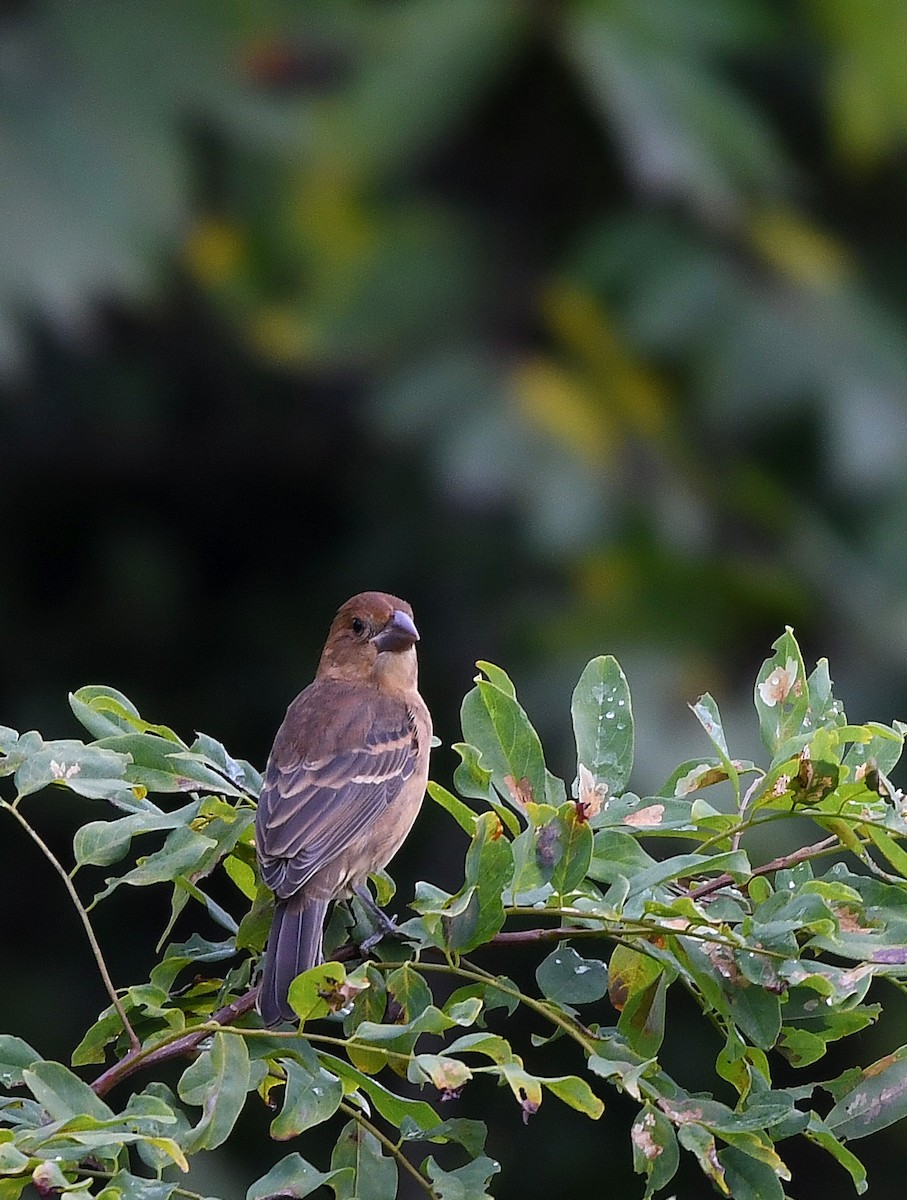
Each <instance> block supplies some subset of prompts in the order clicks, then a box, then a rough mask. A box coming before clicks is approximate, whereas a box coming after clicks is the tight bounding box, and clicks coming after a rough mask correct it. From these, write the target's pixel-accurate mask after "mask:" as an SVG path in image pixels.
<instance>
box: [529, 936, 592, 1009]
mask: <svg viewBox="0 0 907 1200" xmlns="http://www.w3.org/2000/svg"><path fill="white" fill-rule="evenodd" d="M535 978H536V981H537V982H538V985H539V987H540V988H541V989H542V992H543V994H544V995H545V997H546V998H547V999H548V1000H552V1001H554V1003H555V1004H591V1003H593V1001H595V1000H600V999H601V998H602V996H604V995H605V993H606V992H607V990H608V971H607V968H606V967H605V964H604V963H603V962H600V961H599V960H598V959H597V958H581V957H580V955H579V954H577V952H576V951H575V950H574V949H573V947H572V946H567V945H565V944H563V943H562V944H561V945H559V946H558V947H557V948H556V949H555V950H552V952H551V953H550V954H549V955H548V957H547V958H546V959H545V960H544V961H543V962H541V963H540V964H539V966H538V968H537V970H536V972H535Z"/></svg>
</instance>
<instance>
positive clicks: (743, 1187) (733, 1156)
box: [718, 1146, 784, 1200]
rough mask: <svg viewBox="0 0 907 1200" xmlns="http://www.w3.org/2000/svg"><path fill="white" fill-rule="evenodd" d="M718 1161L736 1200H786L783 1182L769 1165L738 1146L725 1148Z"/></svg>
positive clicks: (721, 1151) (719, 1153)
mask: <svg viewBox="0 0 907 1200" xmlns="http://www.w3.org/2000/svg"><path fill="white" fill-rule="evenodd" d="M718 1160H719V1162H720V1163H721V1165H722V1167H723V1168H724V1177H725V1179H726V1181H727V1185H728V1187H729V1189H730V1194H731V1195H732V1196H733V1197H734V1200H784V1188H783V1187H782V1186H781V1180H780V1179H779V1178H778V1176H777V1175H776V1174H775V1172H774V1171H773V1170H772V1168H771V1167H770V1166H769V1165H768V1164H767V1163H764V1162H760V1161H759V1159H757V1158H751V1157H750V1155H749V1154H745V1153H744V1152H743V1151H742V1150H740V1149H738V1148H737V1147H736V1146H725V1147H724V1149H723V1150H720V1151H719V1152H718Z"/></svg>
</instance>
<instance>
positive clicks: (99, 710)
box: [69, 685, 143, 738]
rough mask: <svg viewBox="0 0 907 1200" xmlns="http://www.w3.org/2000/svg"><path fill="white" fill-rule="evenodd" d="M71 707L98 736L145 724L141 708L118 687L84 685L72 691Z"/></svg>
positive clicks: (83, 723)
mask: <svg viewBox="0 0 907 1200" xmlns="http://www.w3.org/2000/svg"><path fill="white" fill-rule="evenodd" d="M69 707H70V708H71V709H72V711H73V713H74V714H75V717H76V719H77V720H78V721H79V723H80V724H82V725H84V726H85V728H86V729H87V730H88V732H89V733H90V734H91V735H92V736H93V737H96V738H102V737H109V736H111V735H115V734H118V733H133V732H135V730H137V729H138V728H139V727H140V726H141V725H142V724H143V722H142V718H141V716H140V715H139V710H138V709H137V708H136V706H135V705H134V704H133V703H132V701H131V700H128V699H127V698H126V697H125V696H124V695H123V693H122V692H118V691H117V690H116V688H110V687H104V686H103V685H89V686H88V687H81V688H79V690H78V691H77V692H70V693H69Z"/></svg>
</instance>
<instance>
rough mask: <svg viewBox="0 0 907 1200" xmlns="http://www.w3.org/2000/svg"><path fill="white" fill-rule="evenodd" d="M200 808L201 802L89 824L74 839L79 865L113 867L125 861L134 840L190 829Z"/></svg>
mask: <svg viewBox="0 0 907 1200" xmlns="http://www.w3.org/2000/svg"><path fill="white" fill-rule="evenodd" d="M200 807H201V801H200V800H197V801H195V802H194V803H193V804H187V805H186V806H185V807H184V808H179V809H176V810H175V811H174V812H169V813H165V812H160V811H157V812H154V811H151V812H147V811H146V812H137V813H131V814H130V815H129V816H128V817H120V818H118V819H117V820H115V821H89V822H88V823H87V824H86V825H82V826H81V827H80V828H79V829H77V830H76V835H75V837H74V839H73V851H74V853H75V859H76V862H77V863H78V864H79V866H86V865H91V866H97V867H107V866H110V864H111V863H115V862H119V860H120V859H121V858H123V856H124V855H125V854H126V852H127V851H128V849H129V847H130V845H131V843H132V839H133V838H134V837H138V836H139V835H140V834H143V833H156V832H157V831H158V830H161V829H165V830H167V829H177V828H178V827H179V826H181V825H188V824H189V823H190V822H191V821H194V820H195V818H196V817H197V816H198V811H199V808H200Z"/></svg>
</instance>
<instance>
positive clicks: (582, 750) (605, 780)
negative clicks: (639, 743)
mask: <svg viewBox="0 0 907 1200" xmlns="http://www.w3.org/2000/svg"><path fill="white" fill-rule="evenodd" d="M571 712H572V716H573V732H574V735H575V737H576V755H577V762H578V763H582V764H583V766H584V767H586V769H587V770H588V771H589V772H591V774H592V777H593V779H594V781H595V784H596V786H599V787H605V788H607V792H608V794H610V795H612V796H613V795H618V794H620V793H621V792H623V791H624V790H625V788H626V786H627V782H628V781H629V778H630V772H631V770H632V768H633V715H632V709H631V705H630V689H629V687H628V686H627V680H626V676H625V675H624V673H623V671H622V670H621V668H620V664H619V663H618V661H617V659H616V658H614V656H613V655H610V654H608V655H601V656H599V657H598V658H593V659H592V661H591V662H590V663H588V664H587V666H586V668H585V670H584V671H583V673H582V675H580V677H579V681H578V683H577V685H576V688H575V689H574V692H573V702H572V705H571Z"/></svg>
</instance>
